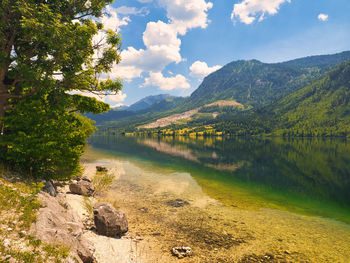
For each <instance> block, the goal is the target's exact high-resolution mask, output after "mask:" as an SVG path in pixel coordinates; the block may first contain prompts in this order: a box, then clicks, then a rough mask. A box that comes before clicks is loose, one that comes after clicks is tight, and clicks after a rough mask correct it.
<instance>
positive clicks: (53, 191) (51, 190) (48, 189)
mask: <svg viewBox="0 0 350 263" xmlns="http://www.w3.org/2000/svg"><path fill="white" fill-rule="evenodd" d="M44 185H45V186H44V188H43V191H44V192H45V193H48V194H49V195H51V196H53V197H56V196H57V188H56V186H55V185H54V183H53V182H52V181H44Z"/></svg>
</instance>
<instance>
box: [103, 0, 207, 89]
mask: <svg viewBox="0 0 350 263" xmlns="http://www.w3.org/2000/svg"><path fill="white" fill-rule="evenodd" d="M158 1H159V2H160V4H161V5H162V6H163V7H164V8H165V9H166V10H167V16H168V18H169V22H168V23H165V22H163V21H157V22H149V23H148V24H147V26H146V30H145V32H144V33H143V43H144V45H145V48H143V49H142V48H141V49H135V48H134V47H128V48H126V49H125V50H123V51H122V53H121V57H122V62H121V63H120V64H119V65H116V66H115V67H114V68H113V71H112V73H111V74H110V75H111V76H114V77H117V76H118V77H122V78H124V79H126V81H130V80H131V79H133V78H137V77H141V76H142V73H144V72H146V73H150V77H149V78H147V79H146V80H145V84H144V86H150V85H153V86H159V87H160V89H165V90H169V89H174V88H183V89H186V88H189V87H190V85H189V84H188V83H187V80H186V78H185V77H183V76H182V75H177V76H175V77H172V78H164V77H163V74H162V73H161V72H162V71H163V70H164V69H165V67H166V66H167V65H169V64H171V63H180V62H181V61H184V59H183V58H182V57H181V53H180V51H181V39H180V38H179V36H180V35H184V34H186V32H187V31H188V30H189V29H192V28H196V27H200V28H205V27H207V25H208V23H209V21H208V18H207V11H208V10H209V9H210V8H211V7H212V6H213V4H212V3H210V2H206V0H176V1H174V0H158ZM166 81H169V83H165V82H166ZM175 84H176V85H175Z"/></svg>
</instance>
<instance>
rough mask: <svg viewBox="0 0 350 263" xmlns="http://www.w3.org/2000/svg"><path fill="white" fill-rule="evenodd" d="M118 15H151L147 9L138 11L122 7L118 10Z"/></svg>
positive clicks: (134, 8) (133, 8)
mask: <svg viewBox="0 0 350 263" xmlns="http://www.w3.org/2000/svg"><path fill="white" fill-rule="evenodd" d="M116 11H117V13H118V14H120V15H141V16H145V15H148V14H149V10H148V9H147V8H146V7H143V8H141V9H137V8H136V7H129V6H125V5H124V6H120V7H118V8H117V9H116Z"/></svg>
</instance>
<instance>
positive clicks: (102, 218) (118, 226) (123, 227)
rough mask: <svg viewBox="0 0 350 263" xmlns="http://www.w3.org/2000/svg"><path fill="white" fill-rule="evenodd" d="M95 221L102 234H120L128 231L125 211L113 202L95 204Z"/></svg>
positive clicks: (97, 229) (98, 230)
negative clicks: (117, 208) (114, 205)
mask: <svg viewBox="0 0 350 263" xmlns="http://www.w3.org/2000/svg"><path fill="white" fill-rule="evenodd" d="M94 222H95V226H96V231H97V233H98V234H100V235H104V236H108V237H113V236H120V235H122V234H124V233H126V232H127V231H128V221H127V219H126V215H125V213H124V212H123V211H121V210H116V209H115V208H114V207H113V206H112V205H111V204H107V203H99V204H97V205H95V206H94Z"/></svg>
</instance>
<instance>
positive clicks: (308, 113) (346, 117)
mask: <svg viewBox="0 0 350 263" xmlns="http://www.w3.org/2000/svg"><path fill="white" fill-rule="evenodd" d="M349 101H350V61H348V62H345V63H342V64H340V65H339V66H338V67H337V68H336V69H334V70H332V71H330V72H329V73H327V74H325V76H324V77H323V78H322V79H320V80H318V81H316V82H314V83H312V84H309V85H307V86H305V87H304V88H302V89H300V90H298V91H296V92H294V93H292V94H290V95H288V96H286V97H285V98H283V99H281V100H280V101H278V102H277V103H276V104H275V105H274V109H273V112H274V116H275V118H276V119H278V123H277V124H276V129H278V130H280V131H282V132H286V131H288V132H292V133H298V134H300V133H301V134H305V135H311V134H312V133H321V134H322V133H326V134H327V135H331V134H340V135H341V134H345V133H347V132H348V131H350V105H349Z"/></svg>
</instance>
